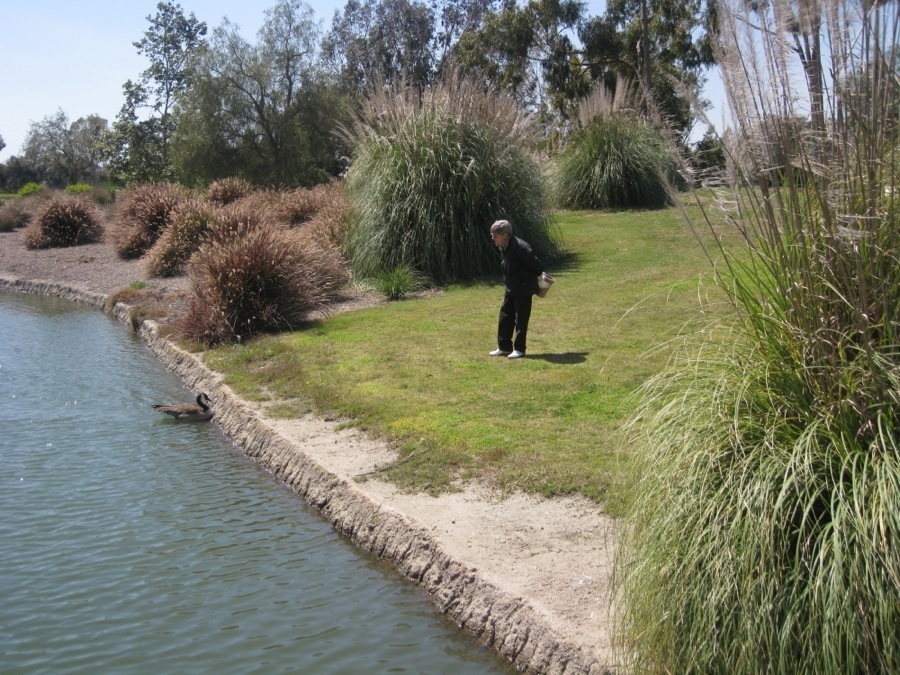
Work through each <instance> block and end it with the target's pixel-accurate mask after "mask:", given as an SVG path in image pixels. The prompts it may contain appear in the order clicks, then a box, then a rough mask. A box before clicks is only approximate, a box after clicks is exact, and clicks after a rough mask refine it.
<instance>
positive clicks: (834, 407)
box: [616, 1, 900, 673]
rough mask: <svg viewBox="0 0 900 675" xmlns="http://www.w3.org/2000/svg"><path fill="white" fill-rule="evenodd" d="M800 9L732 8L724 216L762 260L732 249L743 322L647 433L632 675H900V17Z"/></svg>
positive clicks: (636, 532) (627, 561)
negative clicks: (799, 53)
mask: <svg viewBox="0 0 900 675" xmlns="http://www.w3.org/2000/svg"><path fill="white" fill-rule="evenodd" d="M800 7H801V8H802V11H801V12H800V13H797V12H798V10H797V5H796V4H795V3H787V2H780V1H778V2H773V3H767V4H765V5H759V6H757V8H756V10H754V13H753V15H748V14H747V11H748V10H747V9H746V5H745V4H743V3H740V2H736V1H735V2H726V3H722V4H720V6H719V17H720V21H721V25H720V30H719V35H720V38H721V42H720V46H721V50H722V51H721V53H720V54H719V55H718V58H717V61H718V62H719V63H720V64H721V65H722V66H723V73H724V78H725V84H726V90H727V92H728V96H729V104H730V107H731V110H732V113H733V115H734V126H733V131H732V133H731V134H729V135H727V136H725V139H724V140H725V146H726V149H727V150H728V152H729V157H730V163H731V167H732V174H731V175H730V176H725V177H723V179H724V180H726V182H724V183H721V184H724V185H728V186H729V188H728V189H721V191H720V193H719V194H720V196H721V198H722V199H721V201H720V202H719V204H718V206H719V207H720V209H721V211H720V213H724V214H725V216H726V218H728V219H730V221H731V223H732V224H733V225H734V226H735V227H736V228H738V231H739V232H740V233H741V234H743V235H744V237H745V241H746V247H745V248H742V249H738V250H731V249H727V248H725V247H724V245H723V247H722V249H721V250H720V252H719V254H720V256H721V257H722V258H723V260H724V262H723V264H721V265H720V266H719V268H718V270H719V280H720V285H721V287H722V289H723V290H724V292H725V293H726V294H727V296H728V297H729V298H730V299H731V301H732V304H733V306H734V310H735V315H734V319H733V321H732V322H730V324H728V325H726V326H723V327H722V328H720V329H719V330H717V331H714V332H713V333H712V334H711V336H710V338H709V339H708V340H707V341H705V342H703V343H702V344H700V345H699V346H697V345H689V347H690V349H689V350H688V351H686V352H685V353H684V354H682V355H681V356H682V358H680V359H678V360H676V361H675V362H673V367H672V368H671V370H670V371H669V372H667V373H665V374H663V375H661V376H659V377H657V378H655V379H654V380H652V381H651V382H650V383H649V384H648V385H647V386H646V387H645V389H644V391H643V397H642V401H641V403H640V404H639V406H638V417H637V418H636V419H635V422H634V425H633V431H634V434H633V436H632V441H633V442H632V443H631V444H630V447H631V448H632V451H633V453H634V462H635V465H636V466H639V467H640V470H639V473H640V476H639V477H636V478H635V481H634V483H633V485H632V486H631V495H632V498H631V502H630V506H629V509H628V514H627V516H626V518H625V520H624V524H623V528H622V530H621V532H622V538H621V541H620V547H619V555H618V561H617V575H616V579H617V584H618V586H617V590H618V592H619V594H620V597H621V602H620V603H619V605H618V606H619V608H620V612H619V617H618V620H619V621H618V627H619V631H620V632H619V639H620V645H621V647H622V653H623V658H624V659H625V660H626V661H627V662H628V665H629V667H630V668H631V669H633V670H634V671H635V672H743V673H760V672H771V673H795V672H808V673H849V672H852V673H862V672H872V673H874V672H879V673H888V672H898V671H900V638H898V631H897V627H898V626H900V602H898V600H897V599H898V597H900V546H898V545H897V542H900V217H898V216H900V214H898V208H897V203H896V199H895V196H894V195H895V186H896V177H897V172H896V169H897V161H896V157H897V156H898V149H900V128H898V117H900V115H898V110H900V105H898V104H900V91H898V82H897V80H896V73H897V71H898V53H897V45H898V44H900V39H898V38H900V21H898V13H897V12H898V8H897V5H896V4H895V3H887V4H882V5H871V4H865V5H863V4H862V3H856V2H849V1H844V2H837V1H829V2H820V3H805V4H804V3H801V5H800ZM864 10H865V11H864ZM758 27H762V28H763V30H761V31H760V30H758ZM804 43H805V44H807V45H809V46H810V52H808V53H807V54H806V55H807V57H810V58H809V59H808V60H807V61H806V66H807V69H806V71H805V74H804V71H803V69H802V68H800V65H801V64H799V63H798V61H797V60H796V51H795V47H796V46H797V45H803V44H804ZM826 73H828V74H829V79H826V77H825V74H826ZM798 74H800V82H797V81H796V80H795V79H794V78H795V77H796V76H797V75H798ZM807 85H808V88H807V91H808V96H806V97H797V96H796V95H795V92H796V91H797V90H798V87H799V86H807ZM704 204H705V202H704V200H703V199H699V200H697V205H696V208H695V209H692V211H691V212H690V213H693V214H698V213H699V214H701V215H700V216H699V218H701V219H702V214H703V213H705V211H704V210H703V209H704V208H705V206H704ZM692 221H693V222H694V223H696V224H702V223H703V221H702V220H700V222H698V216H697V215H693V216H692ZM709 222H710V224H712V223H713V218H712V217H711V216H710V219H709ZM713 232H714V233H715V232H716V229H715V228H714V229H713Z"/></svg>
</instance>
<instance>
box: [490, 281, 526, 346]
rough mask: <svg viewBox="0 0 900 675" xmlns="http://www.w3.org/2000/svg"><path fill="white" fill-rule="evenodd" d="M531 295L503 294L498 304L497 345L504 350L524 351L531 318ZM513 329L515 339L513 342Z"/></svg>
mask: <svg viewBox="0 0 900 675" xmlns="http://www.w3.org/2000/svg"><path fill="white" fill-rule="evenodd" d="M531 299H532V296H531V295H510V294H509V293H506V294H505V295H504V296H503V304H502V305H501V306H500V321H499V323H498V324H497V346H498V347H499V348H500V349H502V350H503V351H505V352H509V351H512V350H513V349H515V350H517V351H520V352H523V353H524V352H525V340H526V339H527V336H528V319H530V318H531ZM513 330H515V334H516V340H515V342H513Z"/></svg>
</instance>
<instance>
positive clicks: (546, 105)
mask: <svg viewBox="0 0 900 675" xmlns="http://www.w3.org/2000/svg"><path fill="white" fill-rule="evenodd" d="M584 11H585V5H584V3H583V2H580V1H579V0H531V1H530V2H527V3H525V4H524V5H522V6H521V7H520V6H519V5H518V4H517V3H516V2H515V0H513V1H511V2H505V3H503V6H502V7H501V8H500V9H499V10H498V11H491V12H489V13H488V14H487V15H486V16H485V17H484V21H483V23H482V26H481V27H480V28H479V29H478V30H477V31H472V32H469V33H466V34H464V35H462V36H461V38H460V42H459V47H458V52H459V55H460V61H461V62H462V64H463V65H464V66H466V67H467V68H476V69H478V70H480V71H481V72H483V73H484V75H485V76H486V77H487V78H488V79H489V81H491V82H493V83H494V85H495V86H498V87H499V88H500V89H501V90H502V91H504V92H506V93H508V94H512V95H513V96H515V97H516V98H517V99H518V100H519V101H521V102H522V103H524V104H526V105H527V106H529V107H531V108H534V109H538V110H541V111H543V112H547V113H551V114H555V115H558V116H561V117H563V118H566V117H568V115H569V113H570V112H571V108H572V106H573V105H574V103H575V102H576V100H577V99H578V98H579V97H581V96H584V95H585V94H586V93H588V91H589V88H590V87H589V82H588V81H587V80H586V78H585V77H584V69H583V68H582V66H581V56H580V50H579V47H578V45H577V42H578V38H577V31H578V28H579V26H581V24H582V23H583V21H584Z"/></svg>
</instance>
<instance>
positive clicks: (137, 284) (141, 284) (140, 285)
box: [128, 281, 153, 291]
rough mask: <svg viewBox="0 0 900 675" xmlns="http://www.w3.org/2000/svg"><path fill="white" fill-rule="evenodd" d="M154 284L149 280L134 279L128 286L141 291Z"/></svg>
mask: <svg viewBox="0 0 900 675" xmlns="http://www.w3.org/2000/svg"><path fill="white" fill-rule="evenodd" d="M152 285H153V284H151V283H150V282H148V281H132V282H131V283H130V284H128V287H129V288H133V289H135V290H138V291H140V290H142V289H144V288H149V287H150V286H152Z"/></svg>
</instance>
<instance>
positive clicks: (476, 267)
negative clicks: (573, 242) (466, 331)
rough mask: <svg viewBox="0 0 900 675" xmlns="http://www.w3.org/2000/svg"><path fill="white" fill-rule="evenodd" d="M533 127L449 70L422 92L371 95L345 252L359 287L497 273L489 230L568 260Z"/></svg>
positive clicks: (362, 124) (351, 135) (354, 135)
mask: <svg viewBox="0 0 900 675" xmlns="http://www.w3.org/2000/svg"><path fill="white" fill-rule="evenodd" d="M533 133H534V126H533V120H532V118H531V117H530V116H529V115H526V114H525V113H523V111H522V110H521V109H520V108H519V107H518V106H517V105H516V104H515V103H514V102H513V101H512V100H511V99H509V98H507V97H504V96H501V95H499V94H497V93H495V92H492V91H489V90H487V89H486V88H485V87H483V86H480V85H479V83H478V82H476V81H474V80H472V79H468V78H466V77H463V76H462V75H461V74H460V73H459V71H457V70H454V69H450V70H449V72H448V73H447V75H446V76H445V77H444V79H443V80H442V81H441V82H440V83H438V84H436V85H434V86H433V87H432V88H430V89H428V90H426V91H424V92H421V93H420V92H419V91H418V90H416V89H414V88H412V87H408V86H405V85H404V84H403V83H399V84H395V85H393V86H383V87H377V88H375V89H374V90H373V91H371V92H370V96H369V98H368V100H367V102H366V107H365V109H364V111H363V113H362V114H361V115H360V116H359V117H358V118H357V120H356V121H355V123H354V124H353V125H352V126H351V127H350V128H348V129H344V135H345V137H346V140H347V141H348V142H349V143H350V144H351V146H352V147H355V151H354V156H353V162H352V165H351V167H350V169H349V171H348V175H347V190H348V195H349V197H350V199H351V203H352V209H353V215H352V219H351V228H350V230H349V232H348V236H347V240H346V249H347V252H348V254H349V257H350V259H351V261H352V266H353V270H354V273H355V274H356V275H357V276H358V277H359V278H365V277H370V276H373V275H375V274H376V273H377V272H378V271H379V270H381V269H384V268H385V267H389V268H394V267H399V266H403V265H406V266H410V267H411V268H413V269H415V270H417V271H418V272H420V273H422V274H425V275H427V276H428V277H430V278H432V279H434V280H435V281H438V282H446V281H452V280H455V279H464V278H472V277H475V276H478V275H482V274H485V273H489V272H493V271H495V270H496V268H497V259H496V251H495V250H494V249H493V247H492V246H491V242H490V238H489V235H488V229H489V227H490V224H491V223H492V222H493V221H495V220H497V219H498V218H505V219H507V220H509V221H510V222H511V223H512V224H513V227H514V230H515V232H516V234H517V235H518V236H522V237H523V238H525V239H526V240H528V241H529V242H530V243H531V245H532V246H533V247H534V249H535V252H536V253H537V254H538V255H539V256H541V257H543V258H544V259H546V260H550V259H553V258H555V257H557V256H558V255H559V254H560V251H561V247H560V243H559V240H558V237H557V236H556V235H555V233H554V231H553V230H552V228H551V226H550V220H549V211H548V203H547V192H546V189H545V186H544V183H543V178H542V175H541V171H540V168H539V167H538V164H537V163H536V161H535V160H534V158H533V157H532V155H531V154H530V152H529V150H528V148H529V146H530V141H531V139H532V136H533Z"/></svg>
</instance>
